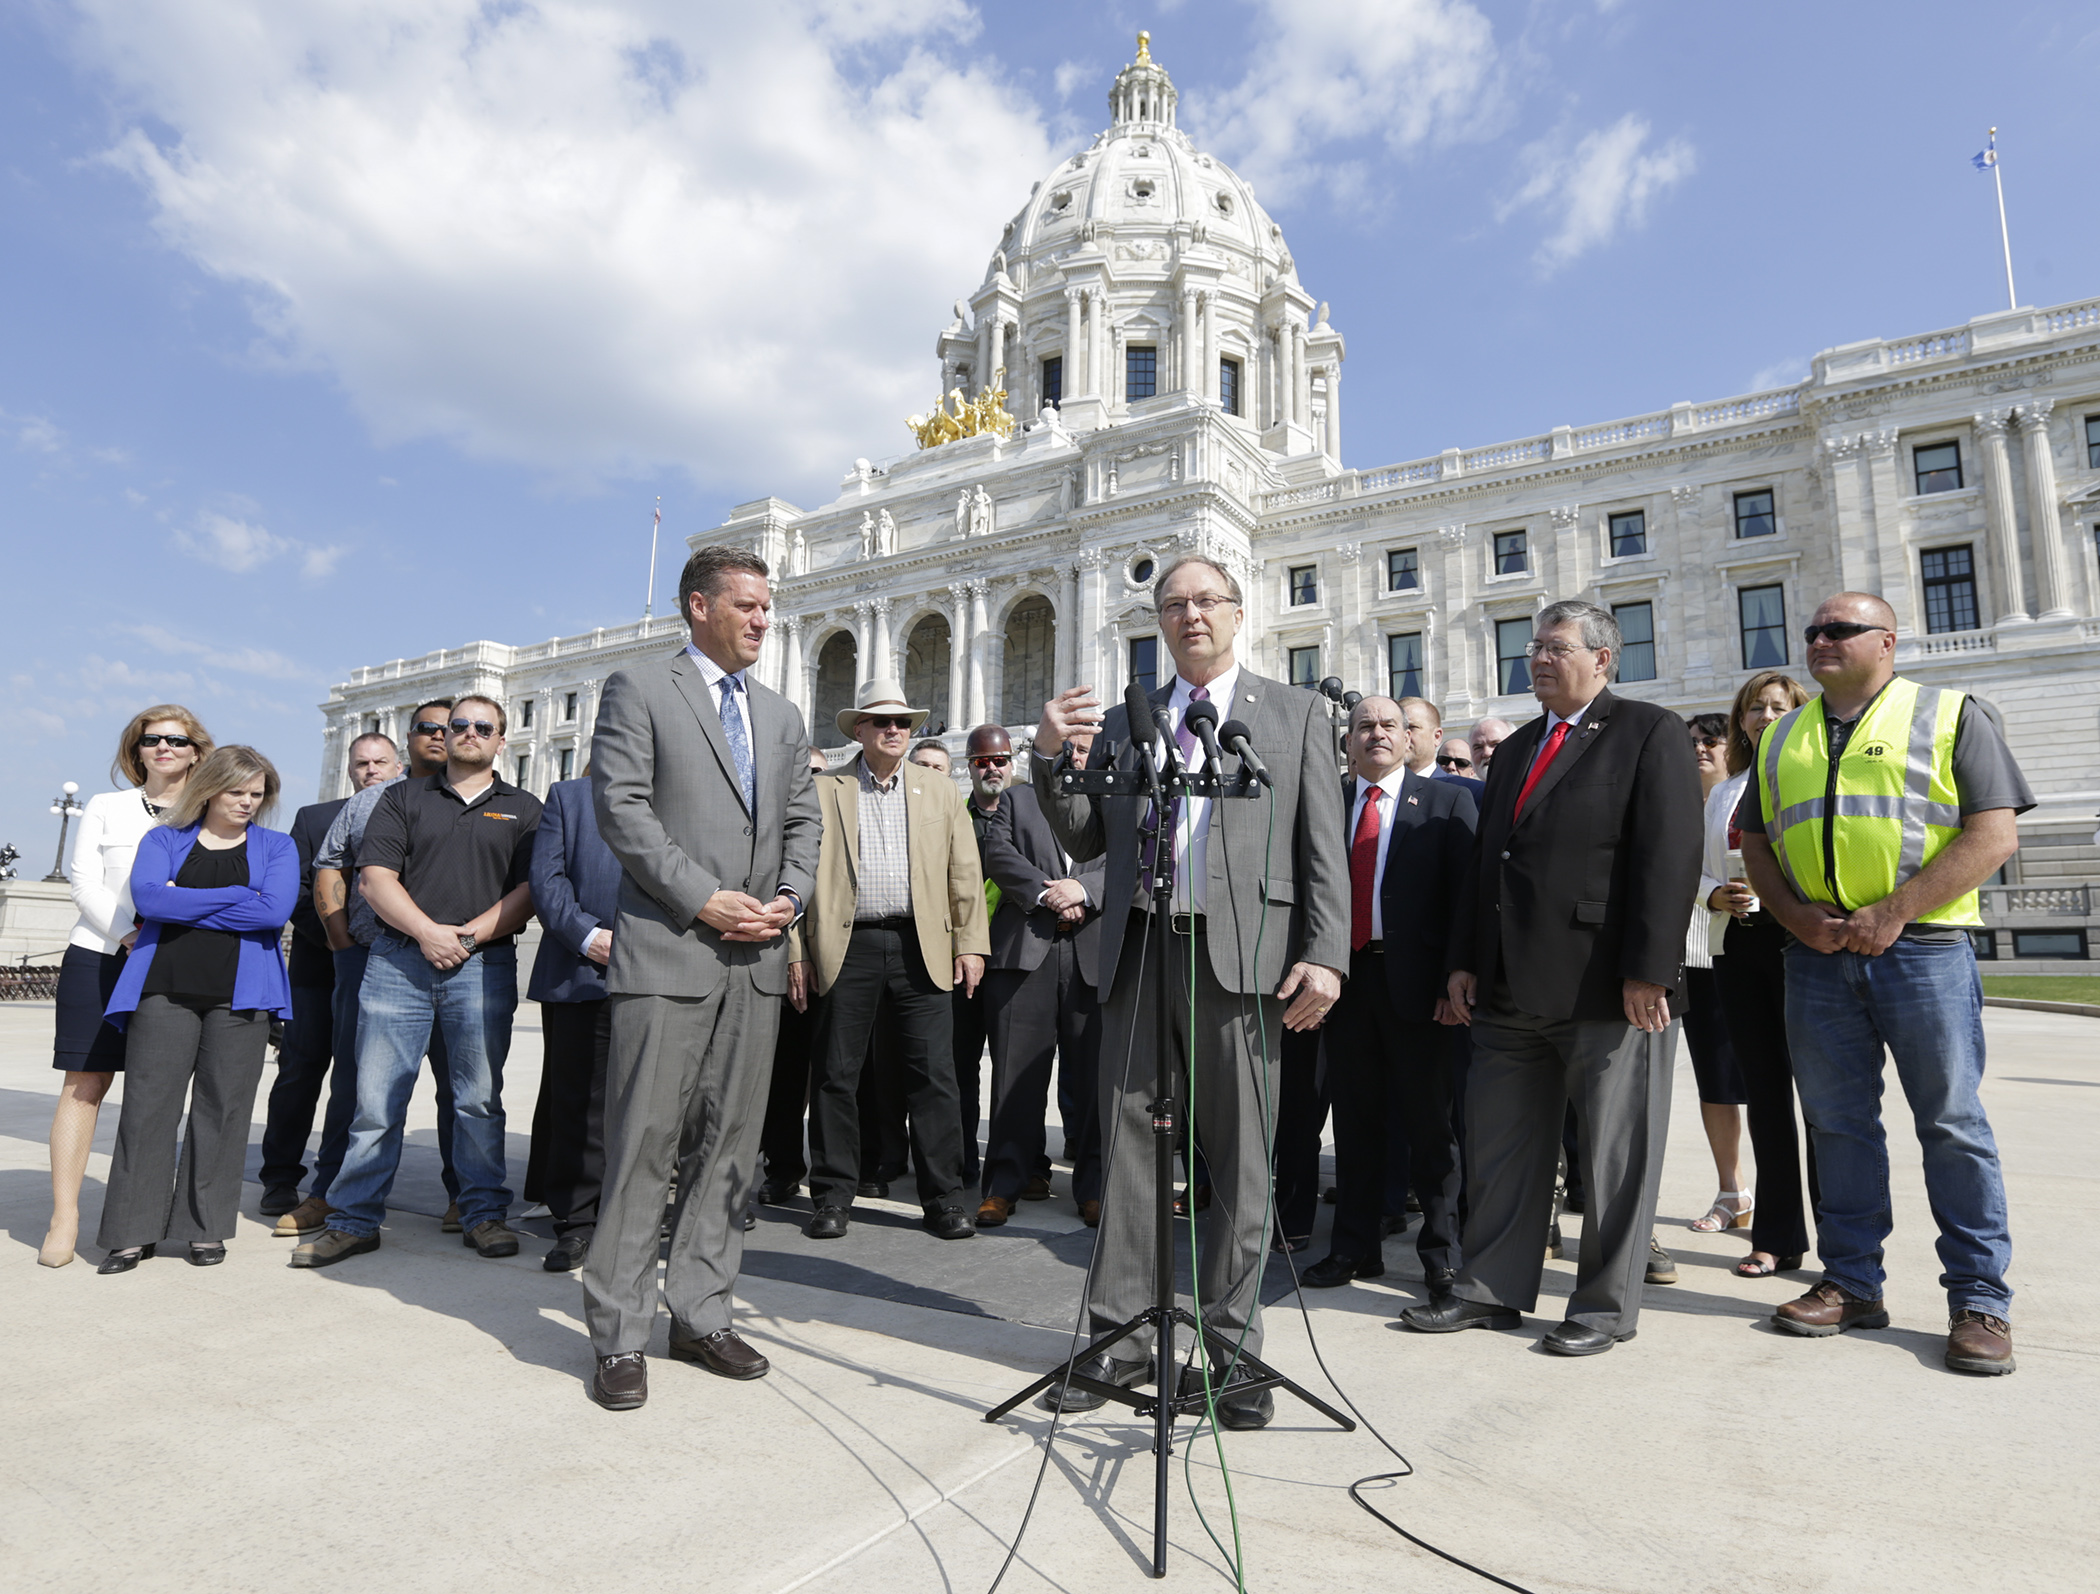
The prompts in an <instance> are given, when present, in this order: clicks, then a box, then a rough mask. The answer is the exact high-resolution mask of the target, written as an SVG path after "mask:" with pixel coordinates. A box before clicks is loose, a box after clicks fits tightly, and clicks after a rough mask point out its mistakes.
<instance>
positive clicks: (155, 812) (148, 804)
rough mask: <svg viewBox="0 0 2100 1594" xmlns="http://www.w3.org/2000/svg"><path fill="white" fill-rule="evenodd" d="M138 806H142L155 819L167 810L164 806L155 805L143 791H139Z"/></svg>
mask: <svg viewBox="0 0 2100 1594" xmlns="http://www.w3.org/2000/svg"><path fill="white" fill-rule="evenodd" d="M139 806H140V807H142V808H144V809H145V810H146V812H147V813H148V814H149V815H151V816H152V817H153V818H155V819H158V818H159V817H160V816H161V815H162V814H164V813H166V812H167V811H168V810H167V808H166V807H163V806H156V805H155V803H154V801H153V799H152V798H150V797H148V796H147V795H146V794H145V793H144V792H140V793H139Z"/></svg>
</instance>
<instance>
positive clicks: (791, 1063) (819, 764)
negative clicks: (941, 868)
mask: <svg viewBox="0 0 2100 1594" xmlns="http://www.w3.org/2000/svg"><path fill="white" fill-rule="evenodd" d="M933 745H934V746H936V747H939V746H940V743H938V742H935V743H934V744H933ZM945 753H946V750H945V749H943V756H945ZM830 768H831V760H830V759H828V758H826V757H825V756H824V754H823V752H822V751H821V750H820V749H818V748H814V747H812V748H811V749H810V750H809V773H810V776H811V778H812V779H814V778H815V777H816V776H818V775H821V774H823V773H825V772H826V771H827V770H829V769H830ZM814 1030H815V1026H814V1024H812V1023H811V1021H810V1015H809V1014H808V1013H807V1012H806V1011H804V1010H803V1009H802V1008H798V1007H797V1006H795V1004H794V1003H793V1002H783V1003H782V1004H781V1006H780V1035H779V1038H778V1039H777V1040H775V1041H774V1043H773V1075H772V1080H771V1082H770V1083H769V1085H768V1086H767V1089H766V1125H765V1128H764V1129H763V1130H762V1131H761V1132H760V1134H759V1142H758V1149H759V1152H760V1154H761V1155H762V1156H763V1157H764V1158H765V1163H766V1178H765V1183H763V1184H761V1185H760V1186H759V1187H758V1199H759V1200H760V1201H762V1202H765V1203H766V1204H767V1205H769V1206H784V1205H786V1204H787V1203H788V1202H790V1201H792V1200H794V1198H795V1192H796V1190H797V1189H799V1188H800V1187H801V1184H802V1181H803V1179H804V1177H805V1176H806V1175H807V1174H808V1173H809V1153H808V1150H807V1148H806V1147H805V1145H804V1143H803V1131H804V1129H805V1127H806V1126H807V1124H808V1121H809V1063H810V1050H809V1049H810V1042H811V1040H812V1038H813V1034H814Z"/></svg>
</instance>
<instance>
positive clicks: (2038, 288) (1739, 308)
mask: <svg viewBox="0 0 2100 1594" xmlns="http://www.w3.org/2000/svg"><path fill="white" fill-rule="evenodd" d="M761 11H762V14H754V13H756V12H761ZM1138 27H1149V28H1151V30H1152V33H1153V41H1154V42H1153V50H1154V55H1155V57H1156V58H1157V59H1158V60H1160V61H1161V62H1162V63H1163V64H1164V65H1165V66H1166V67H1167V68H1168V70H1169V71H1170V72H1171V73H1172V74H1173V76H1174V79H1175V82H1176V85H1177V86H1178V88H1179V89H1180V91H1181V96H1182V100H1181V106H1182V123H1183V125H1184V126H1185V127H1188V128H1189V129H1190V130H1191V132H1192V133H1194V134H1195V135H1196V136H1197V138H1198V139H1199V141H1200V142H1202V143H1203V144H1204V146H1205V147H1207V148H1209V149H1211V150H1213V151H1214V152H1215V153H1217V154H1219V155H1220V156H1221V157H1223V158H1225V159H1227V160H1228V161H1231V162H1232V163H1234V164H1235V165H1236V166H1238V167H1239V169H1240V170H1242V171H1243V172H1245V173H1247V174H1249V175H1250V176H1251V177H1252V178H1253V180H1254V181H1255V182H1256V184H1257V187H1258V190H1259V192H1260V195H1261V198H1262V200H1263V202H1264V204H1265V205H1267V207H1268V208H1269V209H1270V210H1271V212H1272V213H1273V214H1274V215H1276V217H1277V218H1278V220H1280V221H1281V222H1282V224H1283V226H1284V228H1285V230H1286V234H1287V237H1288V238H1289V241H1290V244H1291V248H1292V251H1293V253H1294V254H1295V255H1296V257H1297V260H1298V263H1299V271H1300V276H1301V278H1302V280H1303V281H1304V282H1305V284H1306V286H1307V288H1308V289H1309V290H1310V291H1311V292H1312V293H1313V294H1314V295H1315V296H1316V297H1319V298H1323V299H1327V300H1330V301H1331V302H1332V304H1333V307H1334V310H1333V319H1334V324H1335V325H1336V326H1337V327H1338V328H1340V329H1341V330H1342V332H1343V333H1344V335H1345V336H1346V337H1347V339H1348V350H1349V364H1348V385H1347V397H1348V408H1347V416H1346V429H1345V430H1346V453H1347V455H1348V459H1349V463H1351V464H1352V465H1359V466H1365V465H1373V464H1378V463H1381V462H1386V461H1391V460H1398V459H1408V458H1414V457H1418V456H1421V455H1425V454H1431V453H1434V452H1436V451H1438V450H1440V449H1443V448H1446V447H1453V446H1473V445H1477V444H1481V443H1486V442H1492V441H1495V440H1498V439H1502V438H1507V437H1516V436H1522V435H1527V434H1530V433H1533V432H1537V431H1541V430H1543V429H1545V428H1547V427H1550V426H1552V425H1555V424H1560V423H1570V424H1580V423H1584V422H1590V421H1596V420H1604V419H1609V418H1612V417H1615V416H1619V415H1624V414H1631V413H1638V412H1641V411H1644V410H1649V409H1656V408H1661V407H1663V406H1666V405H1668V404H1670V403H1671V402H1673V401H1676V400H1680V399H1705V398H1712V397H1720V396H1725V395H1728V394H1732V393H1738V392H1743V391H1747V390H1749V389H1751V388H1752V387H1754V386H1757V385H1764V384H1770V383H1775V382H1783V381H1787V380H1791V379H1793V378H1795V377H1796V376H1798V375H1800V374H1802V373H1803V372H1805V369H1806V361H1807V358H1808V356H1809V355H1810V354H1812V353H1813V352H1814V351H1816V350H1817V349H1819V348H1824V347H1828V346H1830V345H1832V344H1835V343H1840V342H1846V341H1850V340H1852V339H1856V338H1865V337H1878V336H1896V335H1899V334H1906V333H1913V332H1921V331H1927V330H1931V329H1934V328H1938V327H1943V326H1948V325H1953V324H1957V323H1959V322H1961V321H1964V320H1966V319H1967V318H1968V317H1970V316H1972V315H1976V314H1980V313H1983V312H1986V311H1990V310H1994V309H1997V308H2000V307H2002V305H2003V304H2004V282H2003V275H2002V269H2001V266H2000V261H1999V251H1998V238H1997V222H1996V215H1995V211H1994V209H1993V204H1992V196H1991V185H1990V181H1989V179H1988V178H1987V177H1985V176H1983V175H1981V174H1979V173H1977V172H1976V171H1975V170H1973V169H1972V168H1971V167H1970V165H1969V157H1970V155H1971V154H1972V153H1973V152H1974V151H1975V150H1976V149H1977V148H1978V146H1979V145H1980V144H1981V143H1982V140H1983V131H1984V128H1985V127H1986V126H1987V125H1988V124H1990V123H1992V122H1996V123H1998V124H2000V126H2001V128H2002V132H2001V137H2000V143H2001V147H2002V149H2003V151H2004V155H2005V176H2006V189H2007V198H2008V201H2009V204H2010V206H2011V209H2012V222H2013V247H2014V263H2015V266H2016V269H2017V271H2018V274H2019V286H2020V297H2021V299H2022V301H2023V302H2025V303H2030V304H2047V303H2057V302H2063V301H2068V300H2074V299H2079V298H2084V297H2088V296H2093V295H2100V265H2096V264H2095V262H2096V261H2100V213H2096V212H2095V210H2094V207H2093V206H2092V204H2091V202H2090V198H2091V194H2092V179H2091V174H2090V173H2091V165H2092V155H2091V143H2092V137H2091V133H2090V130H2089V126H2088V124H2089V122H2090V114H2089V111H2088V106H2089V103H2090V98H2091V84H2092V82H2093V81H2094V76H2095V69H2096V67H2100V14H2096V13H2095V12H2094V11H2093V8H2092V7H2091V6H2090V5H2075V4H2037V5H2022V4H2004V5H2000V6H1997V7H1993V8H1990V9H1988V10H1985V11H1979V10H1978V9H1977V8H1976V7H1974V6H1973V5H1968V6H1961V7H1956V6H1954V5H1951V4H1935V3H1919V0H1911V3H1906V4H1901V5H1897V4H1849V5H1843V6H1831V5H1827V4H1824V5H1814V6H1811V5H1806V4H1793V3H1785V0H1774V3H1766V4H1760V5H1757V6H1735V7H1718V6H1689V5H1684V4H1681V3H1668V0H1615V3H1609V4H1600V3H1596V0H1586V3H1580V4H1578V3H1574V0H1568V3H1561V4H1554V3H1545V0H1541V3H1537V4H1532V5H1514V4H1512V5H1500V4H1492V3H1477V4H1463V3H1459V0H1376V3H1373V0H1354V3H1338V4H1332V5H1319V4H1308V3H1305V0H1295V3H1286V0H1263V3H1213V4H1198V3H1195V0H1182V3H1180V4H1171V5H1169V4H1155V5H1151V6H1147V7H1141V8H1134V7H1130V6H1125V5H1120V4H1082V3H1068V4H1064V5H1061V6H1055V7H1045V6H1022V5H1017V4H1010V3H990V4H981V5H978V6H976V7H970V6H967V5H964V4H962V3H961V0H908V3H907V0H833V3H820V0H800V3H787V4H778V5H774V6H771V7H767V8H750V7H731V6H716V5H700V4H692V3H677V0H655V3H651V0H621V3H618V4H614V3H605V4H598V5H593V4H584V3H570V4H553V3H547V4H543V5H537V6H536V5H531V4H526V3H523V0H518V3H507V4H485V5H484V4H472V3H467V0H357V3H352V0H338V3H335V4H318V3H317V4H314V5H311V6H300V7H284V6H281V5H276V4H273V3H271V0H75V3H65V0H41V3H38V4H32V5H25V6H17V7H10V8H6V9H5V10H0V306H4V307H5V309H4V312H0V313H4V315H5V317H6V322H5V336H4V337H0V535H4V547H5V550H6V564H5V575H4V577H0V580H4V589H0V590H4V597H0V603H4V608H0V613H4V616H5V620H4V626H0V680H4V683H5V693H6V702H7V705H8V713H7V715H6V721H7V723H8V725H9V727H10V729H11V732H12V736H11V741H12V745H13V747H14V749H15V756H14V758H12V759H11V760H9V761H8V764H7V766H6V768H5V770H4V771H0V841H12V842H14V843H15V844H16V845H17V846H19V847H20V848H21V850H22V852H23V854H24V861H25V865H27V866H28V867H26V868H25V873H30V874H39V875H40V874H42V873H43V872H44V870H45V869H47V868H48V867H49V862H48V860H49V858H50V855H51V849H52V846H53V843H54V841H55V835H54V833H53V827H54V826H55V823H56V822H55V821H54V820H52V819H50V818H49V816H48V815H47V814H46V812H45V809H46V805H47V804H48V802H49V800H50V797H51V795H52V794H53V793H54V792H55V791H56V790H57V786H58V783H59V782H60V781H62V780H67V779H72V780H77V781H79V782H81V784H82V785H83V787H84V788H85V789H87V790H89V791H94V790H99V789H102V788H103V786H104V785H106V783H107V774H106V766H107V763H108V760H109V757H110V754H111V751H112V748H111V746H110V742H111V739H112V737H113V736H114V734H115V731H116V729H117V728H118V727H119V726H120V725H121V724H122V722H123V721H124V719H125V717H126V716H127V715H128V714H129V713H130V712H132V711H133V709H135V708H137V707H141V706H144V705H145V704H147V703H149V702H153V701H156V700H161V699H167V698H173V699H175V700H178V701H183V702H186V703H189V704H190V705H191V706H192V707H194V708H195V709H196V710H197V711H198V712H199V713H200V714H201V715H202V716H203V717H204V718H205V720H206V721H207V723H208V724H209V725H210V726H211V728H212V730H213V732H214V734H215V735H217V736H218V737H219V738H220V739H221V740H243V741H251V742H253V743H255V744H256V745H258V746H260V747H261V748H263V749H264V750H265V751H266V752H268V753H269V754H270V755H271V756H272V757H273V758H275V759H276V760H277V761H278V762H279V764H280V766H281V767H282V769H283V770H284V773H285V776H286V785H287V792H288V795H289V797H290V799H291V800H292V801H293V802H298V801H305V800H309V799H310V798H311V796H312V793H313V790H314V786H315V781H316V776H317V773H318V770H317V764H318V759H319V749H320V739H319V728H320V719H319V715H318V713H317V712H316V710H315V706H314V705H315V704H316V703H318V702H319V701H320V700H321V699H322V698H323V697H324V696H325V694H326V691H327V687H328V684H329V683H330V682H332V681H336V680H340V679H341V678H342V677H343V676H344V674H345V673H346V672H347V671H348V670H349V669H350V668H352V667H353V666H355V665H357V664H360V663H370V662H379V661H384V660H386V659H389V658H394V657H398V656H403V655H411V654H417V653H422V652H424V651H427V650H428V649H431V648H434V647H439V646H456V645H458V644H460V643H462V642H465V641H468V640H471V639H473V638H477V637H490V638H494V639H497V640H502V641H510V642H525V641H533V640H538V639H541V638H544V637H547V636H551V635H556V634H566V633H570V632H575V631H579V630H584V629H588V628H589V627H591V626H593V625H601V624H613V623H619V622H621V621H625V620H628V619H631V618H633V617H635V616H636V615H637V614H638V612H639V610H640V608H641V599H642V589H643V586H644V574H645V569H646V564H647V557H648V521H649V511H650V507H651V505H652V504H653V503H654V501H655V500H656V498H657V496H658V495H661V496H662V499H663V504H664V520H665V530H666V533H667V547H668V548H669V549H671V550H672V552H673V553H674V554H675V552H676V551H677V550H678V549H679V547H680V544H679V543H678V541H677V539H678V538H679V537H682V536H684V535H686V534H688V533H691V532H693V531H696V530H701V529H704V528H705V527H707V526H710V525H713V524H715V523H716V522H717V521H718V520H719V519H720V518H721V516H722V513H723V512H724V511H725V510H726V508H727V507H728V506H729V505H731V504H733V503H737V502H740V501H743V500H745V499H750V498H756V497H759V496H762V495H764V494H767V493H772V494H776V495H778V496H781V497H784V498H787V499H790V500H791V501H795V502H799V503H802V504H805V505H811V504H815V503H820V502H823V501H825V500H826V499H828V498H829V497H830V496H831V495H832V493H833V492H834V491H835V490H836V483H837V480H838V475H839V472H840V471H841V470H842V469H843V468H844V467H846V466H847V465H848V464H849V463H850V461H851V460H852V459H853V458H854V456H856V455H862V454H865V455H870V456H882V455H886V454H891V453H895V452H897V451H899V449H900V448H901V447H903V446H904V444H905V434H904V432H903V428H902V425H901V417H902V416H903V415H904V414H905V413H907V412H908V411H909V410H911V409H913V408H917V407H920V406H921V405H922V404H923V402H924V401H925V400H926V398H928V397H930V384H931V382H932V381H933V379H934V369H935V368H934V364H933V356H932V346H933V338H934V335H935V333H936V332H937V331H938V329H939V328H940V327H941V326H942V325H943V324H944V323H945V321H946V319H947V317H948V313H949V312H948V306H949V304H950V303H951V301H952V300H953V299H954V298H955V297H957V296H958V295H959V294H964V293H967V292H968V291H969V290H970V289H971V288H973V287H974V286H975V285H976V283H977V282H978V281H979V280H980V277H981V275H982V272H983V268H984V261H985V259H986V257H987V256H988V254H989V252H990V250H991V248H992V246H993V244H994V243H995V242H996V240H997V237H998V234H999V229H1000V226H1001V225H1002V224H1003V222H1004V221H1005V220H1006V218H1007V217H1008V216H1009V215H1011V214H1012V213H1013V211H1014V210H1015V209H1016V208H1018V206H1019V204H1020V203H1021V201H1022V199H1023V198H1024V197H1025V196H1026V194H1027V192H1028V188H1029V185H1030V184H1031V183H1032V182H1033V181H1035V180H1036V179H1037V178H1038V177H1040V176H1042V175H1044V174H1045V173H1047V172H1048V170H1049V169H1050V167H1051V165H1052V164H1053V163H1054V162H1055V161H1056V160H1057V159H1059V158H1060V157H1061V156H1062V155H1063V154H1066V153H1069V152H1070V151H1071V150H1072V149H1073V148H1075V147H1078V146H1079V145H1081V144H1083V143H1084V142H1085V141H1086V140H1087V139H1089V138H1090V137H1091V136H1092V134H1093V133H1094V131H1096V130H1097V129H1098V127H1099V126H1100V125H1101V124H1102V123H1103V122H1105V120H1106V109H1105V105H1104V96H1105V94H1106V92H1107V88H1108V84H1109V81H1110V80H1111V78H1112V77H1113V75H1114V73H1115V72H1116V70H1117V69H1118V68H1119V67H1120V66H1121V65H1122V64H1123V63H1124V62H1126V61H1127V60H1128V59H1129V58H1130V56H1131V54H1132V52H1133V40H1132V36H1133V34H1134V32H1135V30H1136V29H1137V28H1138ZM665 565H666V566H667V567H668V569H669V570H670V571H675V569H676V560H675V557H673V558H667V559H666V560H665ZM667 584H668V583H667V581H660V585H667Z"/></svg>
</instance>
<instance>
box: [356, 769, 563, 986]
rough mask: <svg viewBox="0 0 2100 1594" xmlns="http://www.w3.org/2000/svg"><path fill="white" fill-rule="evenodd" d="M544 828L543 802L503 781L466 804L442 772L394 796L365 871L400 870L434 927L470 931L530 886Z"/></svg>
mask: <svg viewBox="0 0 2100 1594" xmlns="http://www.w3.org/2000/svg"><path fill="white" fill-rule="evenodd" d="M539 823H540V803H539V799H538V798H536V797H533V796H531V795H530V794H529V793H526V792H522V791H520V790H518V788H517V787H515V786H513V785H511V784H510V782H508V781H506V780H504V779H503V778H502V777H501V776H497V777H496V778H495V779H494V780H492V781H490V782H489V784H488V785H487V786H486V787H484V788H483V789H482V790H481V791H480V792H479V793H477V794H476V795H475V797H474V798H473V800H472V801H463V800H462V799H461V798H460V795H459V793H457V792H456V791H454V790H453V789H452V787H451V786H450V785H449V784H447V782H446V780H445V773H444V771H443V770H440V771H438V773H437V774H435V775H430V776H427V777H425V778H424V779H421V780H403V781H397V782H396V783H395V784H394V785H392V786H389V787H388V788H387V790H386V795H385V796H383V797H381V798H380V799H379V805H378V806H377V807H376V808H374V809H373V810H372V817H371V819H370V820H369V821H368V822H367V823H366V825H365V834H364V839H363V841H361V842H360V843H359V844H358V848H357V866H358V868H360V869H366V868H370V867H372V866H373V865H375V864H376V865H377V866H379V867H380V868H382V869H392V870H394V871H395V872H396V873H397V874H399V875H400V876H401V884H402V886H403V888H405V889H406V890H407V892H408V894H409V896H410V897H411V898H413V899H414V901H415V904H416V906H417V907H419V908H421V909H422V910H423V911H424V912H425V913H427V914H428V915H430V917H431V918H432V919H433V920H434V921H436V922H437V923H439V924H465V923H466V922H467V921H468V920H469V919H471V918H473V917H474V916H475V915H476V914H479V913H483V912H486V911H487V910H488V909H489V908H492V907H494V906H495V904H496V903H497V901H498V900H500V899H501V898H502V897H503V896H504V895H505V894H507V893H508V892H510V891H512V890H514V889H515V888H516V887H518V886H521V885H524V884H525V883H526V881H527V879H528V878H529V876H530V873H531V869H532V837H533V833H534V832H535V831H536V830H538V828H539ZM502 939H503V940H504V941H506V942H507V941H508V940H509V939H510V938H509V937H508V936H505V937H503V938H502ZM487 944H489V945H495V944H496V943H495V942H489V943H487Z"/></svg>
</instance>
